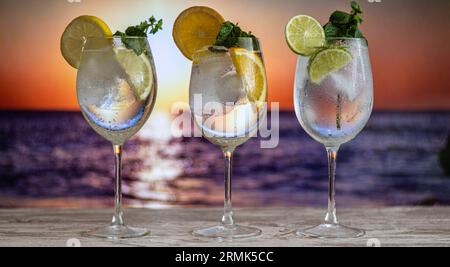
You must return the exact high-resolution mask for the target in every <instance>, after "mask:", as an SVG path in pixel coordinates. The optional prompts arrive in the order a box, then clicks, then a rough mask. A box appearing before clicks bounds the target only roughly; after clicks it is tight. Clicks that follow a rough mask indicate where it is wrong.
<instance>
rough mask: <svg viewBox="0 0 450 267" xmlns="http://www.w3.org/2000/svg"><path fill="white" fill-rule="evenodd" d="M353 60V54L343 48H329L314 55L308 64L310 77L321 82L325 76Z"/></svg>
mask: <svg viewBox="0 0 450 267" xmlns="http://www.w3.org/2000/svg"><path fill="white" fill-rule="evenodd" d="M350 61H352V55H351V54H350V53H349V52H347V51H346V50H344V49H341V48H328V49H324V50H322V51H320V52H318V53H317V54H316V55H314V56H313V57H312V58H311V60H310V62H309V65H308V72H309V79H310V80H311V81H312V82H313V83H315V84H320V83H321V82H322V81H323V79H325V77H326V76H327V75H328V74H330V73H332V72H335V71H338V70H340V69H342V68H343V67H345V66H347V64H348V63H350Z"/></svg>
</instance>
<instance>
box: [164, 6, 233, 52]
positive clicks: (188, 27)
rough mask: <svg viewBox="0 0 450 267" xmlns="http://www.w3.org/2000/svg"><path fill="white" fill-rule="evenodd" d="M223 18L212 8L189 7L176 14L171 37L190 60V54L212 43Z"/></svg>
mask: <svg viewBox="0 0 450 267" xmlns="http://www.w3.org/2000/svg"><path fill="white" fill-rule="evenodd" d="M224 21H225V20H224V18H223V17H222V15H220V14H219V13H218V12H217V11H215V10H214V9H212V8H209V7H204V6H194V7H190V8H188V9H186V10H184V11H183V12H181V14H180V15H178V17H177V19H176V20H175V24H174V25H173V31H172V35H173V39H174V41H175V44H176V45H177V46H178V49H180V51H181V53H183V55H184V56H185V57H187V58H188V59H190V60H192V55H193V54H194V53H195V52H196V51H197V50H199V49H200V48H203V47H205V46H207V45H213V44H214V43H215V41H216V36H217V34H218V33H219V31H220V27H221V25H222V23H223V22H224Z"/></svg>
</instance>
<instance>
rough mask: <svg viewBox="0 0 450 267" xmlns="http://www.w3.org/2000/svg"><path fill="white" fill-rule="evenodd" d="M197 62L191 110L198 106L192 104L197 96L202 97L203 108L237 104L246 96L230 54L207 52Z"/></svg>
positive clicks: (192, 82)
mask: <svg viewBox="0 0 450 267" xmlns="http://www.w3.org/2000/svg"><path fill="white" fill-rule="evenodd" d="M195 61H196V63H194V65H193V67H192V73H191V84H190V99H191V103H190V105H191V108H192V107H194V106H195V105H196V104H198V103H193V102H192V101H193V100H194V99H195V97H194V96H195V95H201V97H202V108H203V107H204V106H205V105H206V104H207V103H209V102H217V103H220V104H222V105H225V104H227V103H230V102H231V103H235V102H236V101H238V100H239V99H240V98H242V96H243V95H245V91H244V89H243V85H242V80H241V78H240V77H239V76H238V75H237V73H236V69H235V68H234V65H233V61H232V59H231V56H230V54H229V53H228V52H223V51H221V52H208V51H205V52H204V53H203V55H202V56H201V57H197V58H196V60H195ZM197 99H198V98H197ZM196 110H198V109H196Z"/></svg>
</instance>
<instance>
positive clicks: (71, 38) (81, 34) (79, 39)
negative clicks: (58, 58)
mask: <svg viewBox="0 0 450 267" xmlns="http://www.w3.org/2000/svg"><path fill="white" fill-rule="evenodd" d="M111 35H112V33H111V30H110V29H109V27H108V25H106V23H105V22H103V21H102V20H101V19H99V18H97V17H94V16H79V17H77V18H75V19H74V20H72V22H70V23H69V25H67V27H66V29H65V30H64V33H63V34H62V36H61V53H62V55H63V57H64V59H65V60H66V61H67V63H69V64H70V65H71V66H72V67H74V68H76V69H77V68H78V65H79V64H80V57H81V50H82V48H83V44H84V41H83V38H87V37H108V36H111Z"/></svg>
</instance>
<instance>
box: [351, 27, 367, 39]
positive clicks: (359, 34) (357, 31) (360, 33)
mask: <svg viewBox="0 0 450 267" xmlns="http://www.w3.org/2000/svg"><path fill="white" fill-rule="evenodd" d="M353 36H354V37H355V38H364V39H365V37H364V34H363V33H362V31H361V30H360V29H356V30H355V33H354V35H353Z"/></svg>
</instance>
